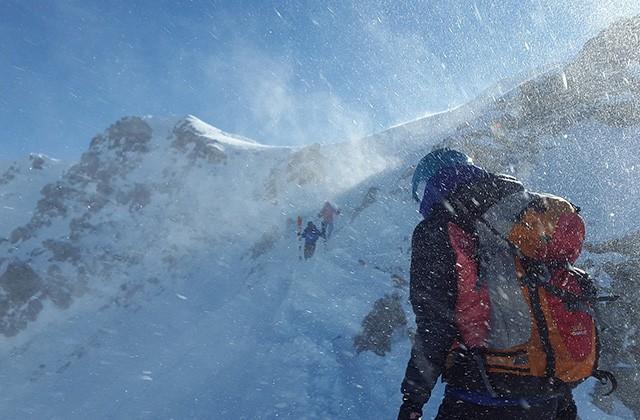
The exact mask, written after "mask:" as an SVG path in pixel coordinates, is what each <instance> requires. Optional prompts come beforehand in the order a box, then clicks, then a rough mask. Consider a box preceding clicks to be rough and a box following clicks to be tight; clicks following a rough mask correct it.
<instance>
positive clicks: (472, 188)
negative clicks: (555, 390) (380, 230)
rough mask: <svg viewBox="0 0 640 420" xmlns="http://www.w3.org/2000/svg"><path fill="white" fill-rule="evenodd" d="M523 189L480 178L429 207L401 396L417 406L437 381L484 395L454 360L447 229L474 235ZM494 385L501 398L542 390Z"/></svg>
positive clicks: (414, 265)
mask: <svg viewBox="0 0 640 420" xmlns="http://www.w3.org/2000/svg"><path fill="white" fill-rule="evenodd" d="M523 189H524V188H523V186H522V184H521V183H519V182H518V181H516V180H515V179H514V178H512V177H509V176H505V175H492V174H488V173H486V172H485V173H484V174H483V175H482V176H479V177H477V179H475V180H473V181H471V182H467V183H464V184H462V185H459V186H457V187H456V188H455V189H454V190H453V191H451V192H450V193H449V194H447V195H446V197H444V198H443V199H442V200H441V201H440V202H437V203H435V204H434V205H433V206H431V208H430V211H429V212H428V214H425V213H423V214H425V215H426V216H427V217H426V218H425V220H423V221H422V222H421V223H419V224H418V226H416V228H415V230H414V232H413V238H412V256H411V286H410V287H411V290H410V299H411V304H412V306H413V310H414V313H415V316H416V326H417V329H416V334H415V337H414V345H413V348H412V351H411V359H410V360H409V363H408V366H407V370H406V374H405V378H404V381H403V382H402V392H403V394H404V395H405V396H406V398H408V399H409V400H410V401H412V402H413V403H415V404H417V405H422V404H424V403H425V402H426V401H427V400H428V399H429V397H430V395H431V390H432V388H433V386H434V385H435V383H436V381H437V379H438V377H439V376H441V375H442V376H443V380H444V381H445V382H446V383H447V384H449V385H450V386H453V387H456V388H460V389H468V390H476V391H482V390H485V385H484V382H483V380H482V377H481V375H480V372H479V370H478V367H477V366H476V364H475V363H474V362H473V360H472V359H471V357H469V355H467V354H465V353H464V352H463V351H456V352H454V354H452V352H451V349H452V347H453V345H454V343H455V342H456V341H457V340H458V339H459V332H458V330H457V328H456V325H455V319H454V317H455V310H456V300H457V293H458V290H457V287H458V285H457V281H458V276H457V272H456V257H455V253H454V250H453V248H452V245H451V242H450V238H449V229H448V226H449V224H451V223H453V224H455V225H456V226H458V227H459V228H461V229H463V230H464V231H466V232H467V233H469V234H471V235H473V234H474V229H475V228H474V226H475V222H476V220H477V218H478V217H479V216H481V215H482V214H484V213H485V211H486V210H487V209H488V208H489V207H491V206H492V205H494V204H495V203H497V202H498V201H500V200H501V199H502V198H504V197H506V196H508V195H511V194H514V193H516V192H518V191H522V190H523ZM491 379H492V382H493V383H494V384H495V385H496V388H498V389H501V390H503V391H504V393H511V392H515V393H517V395H539V393H540V392H544V390H545V387H546V385H545V384H544V383H542V382H541V381H540V380H539V379H536V378H527V377H510V375H494V376H493V377H492V378H491Z"/></svg>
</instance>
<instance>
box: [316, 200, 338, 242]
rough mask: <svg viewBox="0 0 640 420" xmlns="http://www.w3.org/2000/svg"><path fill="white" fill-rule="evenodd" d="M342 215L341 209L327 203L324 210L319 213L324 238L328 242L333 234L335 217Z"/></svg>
mask: <svg viewBox="0 0 640 420" xmlns="http://www.w3.org/2000/svg"><path fill="white" fill-rule="evenodd" d="M339 214H340V209H339V208H337V207H335V206H333V205H332V204H331V203H330V202H328V201H325V203H324V206H323V207H322V210H320V213H318V217H319V218H320V221H321V224H320V228H321V230H322V236H323V237H324V238H325V240H328V239H329V238H330V237H331V234H332V233H333V223H334V217H335V216H337V215H339Z"/></svg>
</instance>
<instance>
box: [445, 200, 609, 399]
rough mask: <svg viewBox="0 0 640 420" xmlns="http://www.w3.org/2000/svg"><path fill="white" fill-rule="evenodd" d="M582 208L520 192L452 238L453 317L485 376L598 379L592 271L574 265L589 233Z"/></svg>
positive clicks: (604, 375)
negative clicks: (454, 266) (478, 355)
mask: <svg viewBox="0 0 640 420" xmlns="http://www.w3.org/2000/svg"><path fill="white" fill-rule="evenodd" d="M578 211H579V209H578V208H576V207H575V206H573V205H572V204H571V203H569V202H568V201H566V200H564V199H562V198H560V197H556V196H551V195H542V194H536V193H531V192H526V191H525V192H518V193H515V194H513V195H511V196H508V197H506V198H505V199H503V200H501V201H500V202H499V203H497V204H495V205H494V206H493V207H491V208H490V209H489V210H488V211H487V212H486V213H485V214H484V215H483V216H482V217H481V218H480V219H479V221H478V222H477V223H476V235H475V236H472V235H470V234H468V233H467V232H465V231H463V230H462V229H461V228H459V227H458V226H457V225H455V224H450V225H449V237H450V241H451V244H452V246H453V249H454V252H455V255H456V263H457V268H458V297H457V302H456V313H455V320H456V325H457V327H458V329H459V331H460V336H461V338H462V343H461V344H463V345H464V346H465V347H466V348H468V349H471V350H477V351H479V353H481V354H482V360H481V361H479V364H480V365H481V366H480V367H481V368H482V370H483V371H481V373H482V374H483V375H485V376H484V377H483V378H484V379H485V382H486V383H487V385H488V387H489V383H488V380H487V378H486V373H487V372H488V373H502V374H511V375H519V376H522V375H524V376H534V377H548V378H556V379H559V380H561V381H563V382H566V383H570V384H575V383H579V382H581V381H582V380H584V379H586V378H588V377H589V376H596V377H597V378H599V379H600V380H601V382H604V381H605V380H609V381H611V383H612V385H613V387H614V388H615V379H614V378H613V377H612V375H611V374H609V373H608V372H603V371H599V370H597V366H598V353H599V342H598V333H597V328H596V320H595V317H594V314H593V304H594V303H595V301H596V300H598V298H597V297H596V289H595V287H594V285H593V283H592V281H591V279H590V278H589V276H588V275H587V274H586V273H585V272H584V271H582V270H579V269H577V268H575V267H573V266H572V264H573V263H574V262H575V261H576V259H577V258H578V256H579V254H580V251H581V249H582V244H583V241H584V237H585V226H584V222H583V220H582V218H581V217H580V215H579V214H578Z"/></svg>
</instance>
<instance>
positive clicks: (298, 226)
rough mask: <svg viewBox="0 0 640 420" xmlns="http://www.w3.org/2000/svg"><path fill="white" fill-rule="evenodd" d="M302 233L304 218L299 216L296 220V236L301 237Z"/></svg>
mask: <svg viewBox="0 0 640 420" xmlns="http://www.w3.org/2000/svg"><path fill="white" fill-rule="evenodd" d="M301 233H302V216H298V218H297V219H296V234H297V235H298V236H300V234H301Z"/></svg>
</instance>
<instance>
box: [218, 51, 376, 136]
mask: <svg viewBox="0 0 640 420" xmlns="http://www.w3.org/2000/svg"><path fill="white" fill-rule="evenodd" d="M207 73H208V75H209V77H210V79H211V83H212V84H214V85H218V84H226V85H228V86H229V90H230V91H231V92H234V94H235V95H237V97H236V98H235V100H239V99H244V100H246V101H247V105H246V106H247V108H248V111H249V116H248V117H249V118H247V116H246V115H238V116H236V118H237V119H236V120H235V121H234V122H233V123H234V126H235V127H236V131H240V132H251V131H252V128H254V127H261V128H260V129H259V131H258V134H257V137H258V138H269V139H275V140H276V141H277V142H278V143H280V144H289V145H298V144H310V143H314V142H320V143H326V142H335V141H344V140H351V139H356V138H361V137H363V136H364V135H365V134H368V133H370V132H372V131H373V127H374V126H373V122H372V120H371V118H370V116H369V115H368V113H367V112H365V111H363V110H358V109H354V107H353V106H352V105H350V104H349V105H347V104H346V103H345V102H344V101H343V99H342V98H341V97H340V96H339V95H337V94H336V93H334V91H333V89H332V86H331V83H330V82H329V81H328V80H327V79H326V78H322V79H323V80H324V82H325V84H324V85H322V86H313V85H311V84H309V83H308V82H307V81H306V80H305V79H304V77H303V76H301V75H300V74H297V70H296V65H295V61H294V60H293V59H292V58H290V57H286V56H285V57H274V56H270V55H268V54H266V53H265V52H263V51H259V50H257V49H255V48H253V47H250V46H246V45H242V44H239V45H237V46H236V47H235V48H233V49H232V52H231V56H230V57H220V56H215V57H211V58H210V59H209V61H208V68H207ZM231 100H232V101H233V100H234V99H233V98H231Z"/></svg>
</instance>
